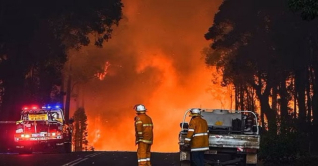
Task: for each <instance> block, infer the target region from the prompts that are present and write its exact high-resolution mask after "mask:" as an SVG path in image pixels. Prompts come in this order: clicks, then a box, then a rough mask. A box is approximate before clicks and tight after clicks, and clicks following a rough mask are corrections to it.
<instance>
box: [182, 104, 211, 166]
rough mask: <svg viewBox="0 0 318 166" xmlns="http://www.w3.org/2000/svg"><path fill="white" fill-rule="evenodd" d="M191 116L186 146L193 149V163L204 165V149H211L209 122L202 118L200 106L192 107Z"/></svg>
mask: <svg viewBox="0 0 318 166" xmlns="http://www.w3.org/2000/svg"><path fill="white" fill-rule="evenodd" d="M190 117H192V118H191V120H190V123H189V129H188V134H187V136H186V138H185V146H186V147H190V149H191V155H190V156H191V164H192V165H194V166H204V151H207V150H209V136H208V133H209V129H208V124H207V122H206V120H205V119H203V118H202V116H201V110H200V109H198V108H193V109H191V111H190Z"/></svg>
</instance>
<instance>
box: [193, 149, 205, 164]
mask: <svg viewBox="0 0 318 166" xmlns="http://www.w3.org/2000/svg"><path fill="white" fill-rule="evenodd" d="M191 166H204V151H194V152H191Z"/></svg>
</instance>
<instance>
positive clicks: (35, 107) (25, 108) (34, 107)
mask: <svg viewBox="0 0 318 166" xmlns="http://www.w3.org/2000/svg"><path fill="white" fill-rule="evenodd" d="M23 109H24V110H29V109H32V110H35V109H38V106H32V107H23Z"/></svg>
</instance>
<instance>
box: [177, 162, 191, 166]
mask: <svg viewBox="0 0 318 166" xmlns="http://www.w3.org/2000/svg"><path fill="white" fill-rule="evenodd" d="M180 166H191V162H190V161H180Z"/></svg>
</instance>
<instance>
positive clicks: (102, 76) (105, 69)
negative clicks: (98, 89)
mask: <svg viewBox="0 0 318 166" xmlns="http://www.w3.org/2000/svg"><path fill="white" fill-rule="evenodd" d="M109 66H110V63H109V62H108V61H106V62H105V65H104V67H103V68H102V70H103V71H102V72H99V73H96V74H95V76H96V77H97V78H98V79H99V80H103V79H104V78H105V77H106V75H107V72H108V67H109Z"/></svg>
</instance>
